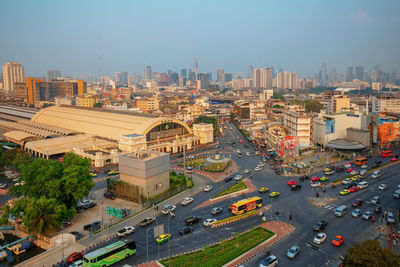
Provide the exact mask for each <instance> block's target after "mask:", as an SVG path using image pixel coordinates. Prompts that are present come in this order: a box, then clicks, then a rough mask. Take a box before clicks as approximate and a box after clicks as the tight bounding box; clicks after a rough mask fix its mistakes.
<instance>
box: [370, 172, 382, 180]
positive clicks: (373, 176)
mask: <svg viewBox="0 0 400 267" xmlns="http://www.w3.org/2000/svg"><path fill="white" fill-rule="evenodd" d="M379 177H381V171H380V170H376V171H374V172H373V173H372V175H371V178H372V179H376V178H379Z"/></svg>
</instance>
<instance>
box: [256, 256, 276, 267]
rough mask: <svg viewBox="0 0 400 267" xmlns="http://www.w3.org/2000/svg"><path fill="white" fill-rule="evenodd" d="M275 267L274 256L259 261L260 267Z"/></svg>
mask: <svg viewBox="0 0 400 267" xmlns="http://www.w3.org/2000/svg"><path fill="white" fill-rule="evenodd" d="M276 265H278V258H277V257H276V256H274V255H271V256H268V257H266V258H264V259H263V260H262V261H261V264H260V267H273V266H276Z"/></svg>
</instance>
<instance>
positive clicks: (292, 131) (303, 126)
mask: <svg viewBox="0 0 400 267" xmlns="http://www.w3.org/2000/svg"><path fill="white" fill-rule="evenodd" d="M283 126H284V127H285V128H286V131H287V133H288V135H289V136H297V137H298V140H299V145H300V147H301V148H306V147H309V146H310V145H311V144H312V116H311V115H310V114H308V113H305V112H304V108H302V107H299V106H289V107H287V108H286V109H285V112H284V115H283Z"/></svg>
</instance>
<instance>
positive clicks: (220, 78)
mask: <svg viewBox="0 0 400 267" xmlns="http://www.w3.org/2000/svg"><path fill="white" fill-rule="evenodd" d="M224 78H225V77H224V69H218V71H217V81H218V82H220V83H223V82H225V79H224Z"/></svg>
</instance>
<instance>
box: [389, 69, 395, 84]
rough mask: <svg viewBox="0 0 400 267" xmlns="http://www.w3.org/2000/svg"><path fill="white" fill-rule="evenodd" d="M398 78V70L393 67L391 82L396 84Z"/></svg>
mask: <svg viewBox="0 0 400 267" xmlns="http://www.w3.org/2000/svg"><path fill="white" fill-rule="evenodd" d="M396 80H397V70H396V69H395V68H393V69H392V76H391V77H390V82H391V83H393V84H396Z"/></svg>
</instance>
